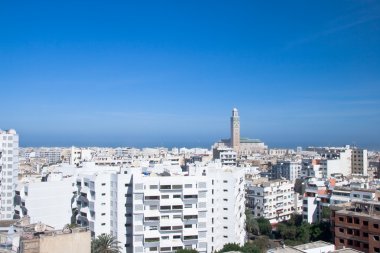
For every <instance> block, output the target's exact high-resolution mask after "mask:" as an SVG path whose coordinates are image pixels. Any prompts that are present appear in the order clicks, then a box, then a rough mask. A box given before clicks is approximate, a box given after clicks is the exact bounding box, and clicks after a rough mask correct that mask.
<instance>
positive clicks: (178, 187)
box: [172, 184, 182, 189]
mask: <svg viewBox="0 0 380 253" xmlns="http://www.w3.org/2000/svg"><path fill="white" fill-rule="evenodd" d="M172 189H182V185H181V184H178V185H173V186H172Z"/></svg>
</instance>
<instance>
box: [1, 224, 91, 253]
mask: <svg viewBox="0 0 380 253" xmlns="http://www.w3.org/2000/svg"><path fill="white" fill-rule="evenodd" d="M0 226H1V231H0V244H1V247H2V249H4V250H3V251H1V250H0V252H7V253H16V252H17V253H52V252H54V253H90V252H91V233H90V231H89V230H88V229H87V228H73V229H69V228H65V229H61V230H54V229H53V228H52V227H50V226H47V225H45V224H43V223H34V224H30V223H29V218H28V216H25V217H24V218H22V219H20V220H13V221H9V222H7V223H6V222H4V221H2V222H1V224H0Z"/></svg>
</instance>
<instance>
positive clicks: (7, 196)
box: [0, 129, 19, 220]
mask: <svg viewBox="0 0 380 253" xmlns="http://www.w3.org/2000/svg"><path fill="white" fill-rule="evenodd" d="M18 143H19V139H18V135H17V133H16V131H15V130H13V129H10V130H8V131H2V130H0V171H1V174H0V185H1V202H0V218H1V219H2V220H10V219H12V218H13V214H14V205H13V198H14V193H15V190H16V187H17V183H18V168H19V162H18V151H19V150H18Z"/></svg>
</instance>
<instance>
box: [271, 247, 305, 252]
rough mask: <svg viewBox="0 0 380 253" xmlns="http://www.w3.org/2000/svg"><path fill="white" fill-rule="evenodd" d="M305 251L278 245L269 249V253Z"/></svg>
mask: <svg viewBox="0 0 380 253" xmlns="http://www.w3.org/2000/svg"><path fill="white" fill-rule="evenodd" d="M300 252H303V251H302V250H299V249H296V248H294V247H288V246H285V247H277V248H274V249H269V250H268V251H267V253H300Z"/></svg>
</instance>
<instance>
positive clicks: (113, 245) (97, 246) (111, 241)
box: [91, 234, 121, 253]
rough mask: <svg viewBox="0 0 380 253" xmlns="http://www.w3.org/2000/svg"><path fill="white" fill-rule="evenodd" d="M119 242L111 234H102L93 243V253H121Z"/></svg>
mask: <svg viewBox="0 0 380 253" xmlns="http://www.w3.org/2000/svg"><path fill="white" fill-rule="evenodd" d="M119 243H120V242H119V241H117V240H116V238H115V237H114V236H112V235H109V234H101V235H99V236H98V237H97V238H95V239H93V240H92V242H91V253H121V247H120V246H119Z"/></svg>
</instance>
